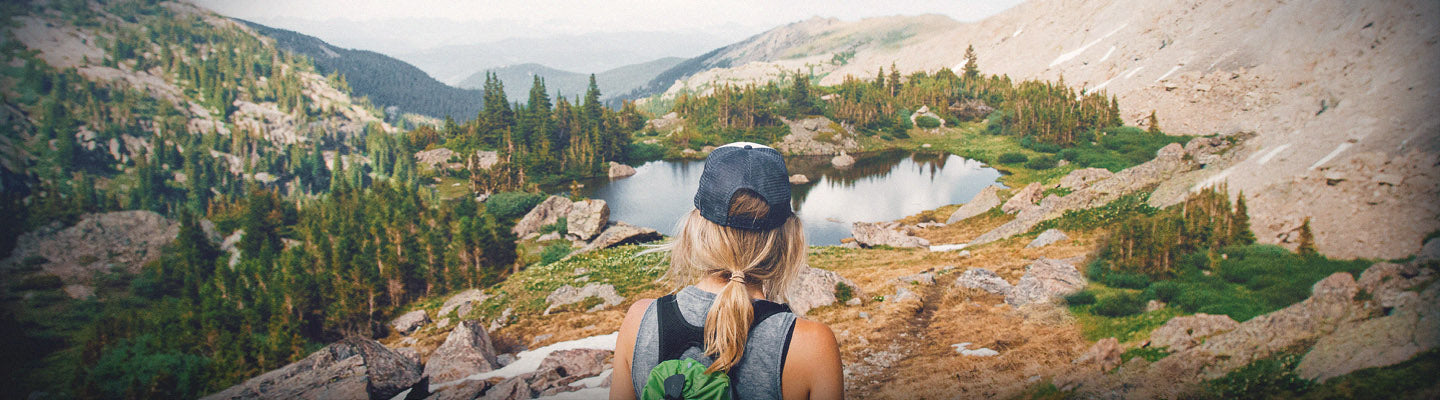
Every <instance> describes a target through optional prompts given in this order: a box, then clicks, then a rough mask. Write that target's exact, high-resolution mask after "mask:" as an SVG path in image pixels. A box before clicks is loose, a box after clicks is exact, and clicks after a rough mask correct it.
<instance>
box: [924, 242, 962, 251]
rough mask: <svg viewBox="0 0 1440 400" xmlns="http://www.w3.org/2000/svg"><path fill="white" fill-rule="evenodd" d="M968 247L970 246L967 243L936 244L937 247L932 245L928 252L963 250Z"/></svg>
mask: <svg viewBox="0 0 1440 400" xmlns="http://www.w3.org/2000/svg"><path fill="white" fill-rule="evenodd" d="M969 245H970V244H969V243H959V244H937V245H934V246H930V251H955V250H960V249H964V248H965V246H969Z"/></svg>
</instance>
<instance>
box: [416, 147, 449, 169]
mask: <svg viewBox="0 0 1440 400" xmlns="http://www.w3.org/2000/svg"><path fill="white" fill-rule="evenodd" d="M456 154H458V153H456V152H455V151H453V150H450V149H447V148H444V147H440V148H435V149H430V150H425V151H421V152H417V153H415V163H416V164H420V165H425V166H429V167H430V168H435V169H440V168H441V167H448V166H449V165H450V159H451V158H454V157H455V155H456ZM457 165H458V163H457Z"/></svg>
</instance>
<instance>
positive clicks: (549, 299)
mask: <svg viewBox="0 0 1440 400" xmlns="http://www.w3.org/2000/svg"><path fill="white" fill-rule="evenodd" d="M591 297H597V298H599V299H600V304H596V305H595V306H593V307H590V309H589V310H586V312H595V311H599V310H604V309H606V308H609V307H613V306H615V305H617V304H620V302H622V301H625V298H624V297H620V294H619V293H616V292H615V286H611V285H609V284H603V283H594V282H591V283H587V284H585V286H584V287H581V288H576V287H574V286H570V285H565V286H561V287H560V288H559V289H555V291H554V292H550V295H548V296H545V302H546V303H548V304H550V306H549V307H546V308H545V313H544V315H550V311H553V310H555V309H556V308H560V307H564V306H566V305H570V304H575V303H579V302H581V301H584V300H585V299H588V298H591Z"/></svg>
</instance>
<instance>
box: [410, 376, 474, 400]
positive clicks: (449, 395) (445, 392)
mask: <svg viewBox="0 0 1440 400" xmlns="http://www.w3.org/2000/svg"><path fill="white" fill-rule="evenodd" d="M489 388H490V382H489V381H485V380H480V379H471V380H466V381H461V382H460V383H457V384H454V385H450V386H446V387H444V388H442V389H439V390H437V391H435V392H434V393H431V394H430V397H426V398H425V399H426V400H472V399H475V398H478V397H480V394H481V393H485V389H489Z"/></svg>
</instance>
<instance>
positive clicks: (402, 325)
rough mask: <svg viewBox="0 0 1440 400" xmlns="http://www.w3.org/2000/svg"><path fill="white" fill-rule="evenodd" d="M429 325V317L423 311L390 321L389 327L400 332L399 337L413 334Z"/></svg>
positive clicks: (413, 312)
mask: <svg viewBox="0 0 1440 400" xmlns="http://www.w3.org/2000/svg"><path fill="white" fill-rule="evenodd" d="M428 323H430V316H429V315H426V314H425V310H415V311H411V312H408V313H405V314H403V315H401V316H400V317H399V318H395V320H393V321H390V326H391V327H393V328H395V330H396V331H398V332H400V334H401V335H409V334H411V333H415V330H417V329H420V327H422V326H425V324H428Z"/></svg>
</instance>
